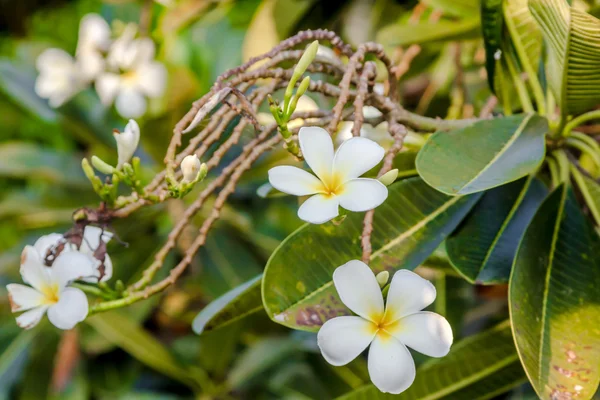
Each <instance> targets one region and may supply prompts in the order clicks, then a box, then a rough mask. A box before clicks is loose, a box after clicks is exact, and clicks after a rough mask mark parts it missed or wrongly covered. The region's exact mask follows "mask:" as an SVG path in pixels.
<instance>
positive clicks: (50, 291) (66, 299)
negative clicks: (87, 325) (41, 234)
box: [6, 238, 94, 329]
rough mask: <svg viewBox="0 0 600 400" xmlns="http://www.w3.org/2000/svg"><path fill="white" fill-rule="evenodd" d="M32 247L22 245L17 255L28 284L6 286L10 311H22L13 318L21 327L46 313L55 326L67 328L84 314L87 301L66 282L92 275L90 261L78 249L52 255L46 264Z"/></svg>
mask: <svg viewBox="0 0 600 400" xmlns="http://www.w3.org/2000/svg"><path fill="white" fill-rule="evenodd" d="M48 240H49V238H46V239H45V241H46V242H47V241H48ZM37 245H38V244H37V243H36V247H37ZM40 246H41V243H40ZM36 247H34V246H26V247H25V249H24V250H23V254H22V255H21V277H22V278H23V281H24V282H25V283H28V284H29V285H31V286H26V285H21V284H18V283H12V284H9V285H7V286H6V288H7V290H8V296H9V300H10V305H11V311H12V312H20V311H25V312H24V313H23V314H21V315H19V316H18V317H17V324H18V325H19V326H20V327H21V328H24V329H30V328H33V327H34V326H35V325H37V324H38V322H40V320H41V319H42V317H43V316H44V314H45V313H46V312H48V319H49V320H50V322H51V323H52V324H53V325H55V326H56V327H57V328H60V329H71V328H73V327H74V326H75V325H76V324H77V323H78V322H81V321H83V320H84V319H85V317H86V316H87V314H88V300H87V297H86V296H85V294H84V293H83V291H81V290H80V289H77V288H73V287H69V286H68V285H69V284H70V283H71V282H72V281H74V280H78V279H82V278H85V277H89V276H92V275H93V274H94V270H93V263H92V261H91V259H90V257H88V256H86V255H84V254H82V253H80V252H73V251H71V252H69V251H67V252H62V253H61V254H60V255H58V257H56V259H55V260H54V262H53V264H52V267H46V266H45V265H44V256H43V255H42V254H41V253H39V252H38V250H37V249H36Z"/></svg>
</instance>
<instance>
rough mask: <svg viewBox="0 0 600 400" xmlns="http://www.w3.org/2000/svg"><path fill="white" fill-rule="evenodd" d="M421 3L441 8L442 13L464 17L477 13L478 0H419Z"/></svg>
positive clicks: (437, 8) (436, 8)
mask: <svg viewBox="0 0 600 400" xmlns="http://www.w3.org/2000/svg"><path fill="white" fill-rule="evenodd" d="M421 3H423V4H425V5H427V6H428V7H431V8H433V9H435V10H441V11H443V12H444V15H446V14H447V15H454V16H457V17H464V16H465V15H474V14H477V11H478V10H477V9H478V7H479V0H421Z"/></svg>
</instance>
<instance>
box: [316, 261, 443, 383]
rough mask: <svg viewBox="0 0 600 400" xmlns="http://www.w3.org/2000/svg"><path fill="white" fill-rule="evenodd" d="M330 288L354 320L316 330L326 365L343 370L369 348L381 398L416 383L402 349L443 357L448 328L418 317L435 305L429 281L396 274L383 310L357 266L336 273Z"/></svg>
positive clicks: (374, 286)
mask: <svg viewBox="0 0 600 400" xmlns="http://www.w3.org/2000/svg"><path fill="white" fill-rule="evenodd" d="M333 282H334V284H335V288H336V289H337V291H338V294H339V296H340V299H341V300H342V302H343V303H344V304H345V305H346V306H347V307H348V308H349V309H350V310H352V311H353V312H354V313H355V314H357V316H344V317H337V318H333V319H330V320H329V321H327V322H325V324H323V326H322V327H321V329H320V330H319V333H318V335H317V342H318V345H319V348H320V349H321V353H322V354H323V357H324V358H325V360H327V362H329V363H330V364H332V365H335V366H340V365H346V364H348V363H349V362H350V361H352V360H354V359H355V358H356V357H358V355H360V354H361V353H362V352H363V351H364V350H365V349H366V348H367V347H369V345H370V346H371V347H370V349H369V359H368V368H369V376H370V377H371V381H372V382H373V384H374V385H375V386H376V387H377V388H378V389H379V390H380V391H382V392H385V393H393V394H398V393H401V392H403V391H405V390H406V389H407V388H408V387H409V386H410V385H412V383H413V381H414V379H415V363H414V361H413V359H412V356H411V354H410V352H409V351H408V349H407V346H408V347H410V348H411V349H413V350H416V351H418V352H419V353H423V354H425V355H427V356H430V357H443V356H445V355H446V354H448V351H449V350H450V346H451V345H452V329H451V328H450V324H449V323H448V321H446V319H445V318H444V317H442V316H440V315H438V314H435V313H432V312H427V311H421V310H422V309H424V308H425V307H427V306H428V305H430V304H431V303H433V301H434V300H435V295H436V293H435V287H434V286H433V285H432V284H431V283H430V282H429V281H427V280H425V279H423V278H421V277H420V276H419V275H417V274H415V273H414V272H411V271H408V270H400V271H398V272H396V274H395V275H394V277H393V278H392V282H391V284H390V288H389V292H388V296H387V302H386V304H385V307H384V304H383V296H382V294H381V289H380V287H379V284H378V283H377V280H376V278H375V275H374V274H373V272H372V271H371V269H370V268H369V267H368V266H367V265H366V264H364V263H363V262H361V261H358V260H352V261H349V262H348V263H346V264H344V265H342V266H341V267H339V268H337V269H336V270H335V272H334V273H333Z"/></svg>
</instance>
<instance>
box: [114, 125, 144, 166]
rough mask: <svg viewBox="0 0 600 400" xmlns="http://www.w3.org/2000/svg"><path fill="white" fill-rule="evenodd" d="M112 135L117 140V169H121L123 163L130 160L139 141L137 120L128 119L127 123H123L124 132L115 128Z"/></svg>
mask: <svg viewBox="0 0 600 400" xmlns="http://www.w3.org/2000/svg"><path fill="white" fill-rule="evenodd" d="M113 136H114V138H115V140H116V141H117V153H118V157H119V159H118V163H117V169H121V167H123V164H125V163H126V162H129V160H131V157H133V153H135V150H136V149H137V147H138V144H139V142H140V126H139V125H138V124H137V122H135V121H134V120H132V119H130V120H129V122H128V123H127V125H125V132H119V131H118V130H116V129H115V132H114V133H113Z"/></svg>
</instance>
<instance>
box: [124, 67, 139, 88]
mask: <svg viewBox="0 0 600 400" xmlns="http://www.w3.org/2000/svg"><path fill="white" fill-rule="evenodd" d="M121 79H122V81H123V84H125V85H129V86H132V85H133V84H135V82H137V79H138V74H137V72H136V71H135V70H133V69H132V70H130V71H127V72H123V73H122V74H121Z"/></svg>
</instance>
